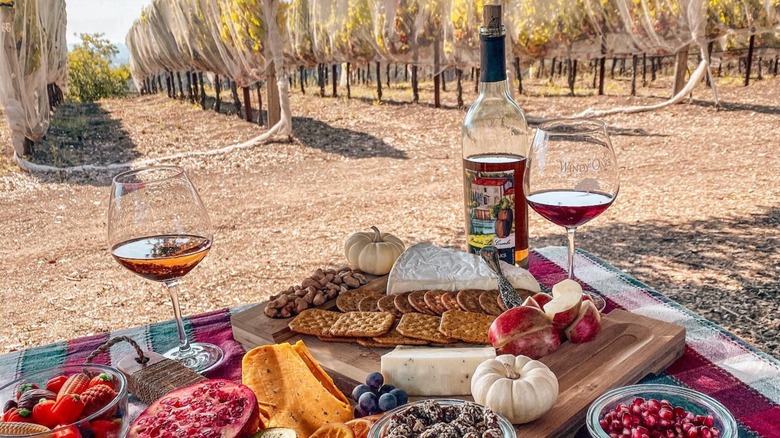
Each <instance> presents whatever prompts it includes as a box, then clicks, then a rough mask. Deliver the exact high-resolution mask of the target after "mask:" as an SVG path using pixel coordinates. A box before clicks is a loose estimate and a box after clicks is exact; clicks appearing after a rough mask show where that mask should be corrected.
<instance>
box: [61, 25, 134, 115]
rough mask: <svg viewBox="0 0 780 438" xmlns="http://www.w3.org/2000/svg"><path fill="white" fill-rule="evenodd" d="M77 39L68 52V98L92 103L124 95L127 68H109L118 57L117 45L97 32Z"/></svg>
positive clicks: (128, 77)
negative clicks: (76, 42)
mask: <svg viewBox="0 0 780 438" xmlns="http://www.w3.org/2000/svg"><path fill="white" fill-rule="evenodd" d="M79 37H80V38H81V43H80V44H78V45H76V47H74V48H73V50H71V51H70V53H68V98H70V99H71V100H74V101H76V102H93V101H95V100H98V99H102V98H104V97H121V96H124V95H125V94H126V93H127V83H128V81H129V80H130V70H129V69H128V68H127V66H126V65H121V66H119V67H114V66H112V65H111V58H112V57H113V56H114V55H116V54H117V49H116V46H114V45H113V44H111V43H110V42H109V41H108V40H107V39H105V38H103V34H100V33H98V34H84V33H83V34H80V35H79Z"/></svg>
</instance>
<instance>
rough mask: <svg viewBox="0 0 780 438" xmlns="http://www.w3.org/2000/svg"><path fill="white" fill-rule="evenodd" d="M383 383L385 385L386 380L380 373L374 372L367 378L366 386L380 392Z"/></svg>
mask: <svg viewBox="0 0 780 438" xmlns="http://www.w3.org/2000/svg"><path fill="white" fill-rule="evenodd" d="M383 383H385V378H384V376H382V373H380V372H377V371H374V372H373V373H371V374H369V375H368V377H366V385H368V386H370V387H371V390H373V391H379V388H381V387H382V384H383Z"/></svg>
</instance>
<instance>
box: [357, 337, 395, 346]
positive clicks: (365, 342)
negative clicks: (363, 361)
mask: <svg viewBox="0 0 780 438" xmlns="http://www.w3.org/2000/svg"><path fill="white" fill-rule="evenodd" d="M357 343H358V345H360V346H361V347H368V348H393V345H387V344H380V343H379V342H377V341H375V340H373V339H370V338H360V339H358V340H357Z"/></svg>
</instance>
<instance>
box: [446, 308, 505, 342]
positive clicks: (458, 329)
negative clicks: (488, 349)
mask: <svg viewBox="0 0 780 438" xmlns="http://www.w3.org/2000/svg"><path fill="white" fill-rule="evenodd" d="M495 319H496V317H495V316H492V315H485V314H484V313H474V312H464V311H462V310H448V311H446V312H444V315H442V317H441V324H440V325H439V331H440V332H441V333H442V334H444V335H445V336H448V337H450V338H455V339H460V340H461V341H464V342H470V343H472V344H490V340H489V339H488V330H490V325H491V324H493V321H494V320H495Z"/></svg>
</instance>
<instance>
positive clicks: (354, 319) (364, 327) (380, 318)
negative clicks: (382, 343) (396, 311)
mask: <svg viewBox="0 0 780 438" xmlns="http://www.w3.org/2000/svg"><path fill="white" fill-rule="evenodd" d="M394 320H395V317H394V316H393V315H392V314H391V313H387V312H348V313H342V314H341V315H340V316H339V319H338V320H336V322H335V323H333V326H332V327H331V328H330V336H349V337H353V336H354V337H356V338H373V337H375V336H382V335H383V334H385V333H387V332H388V331H389V330H390V327H392V326H393V321H394Z"/></svg>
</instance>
